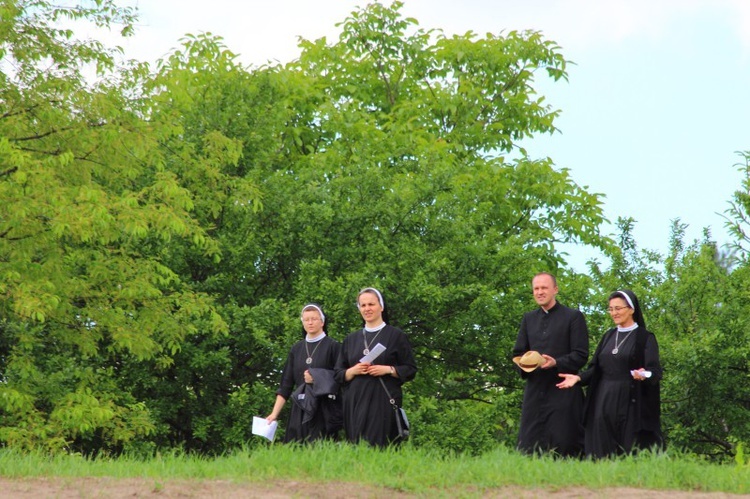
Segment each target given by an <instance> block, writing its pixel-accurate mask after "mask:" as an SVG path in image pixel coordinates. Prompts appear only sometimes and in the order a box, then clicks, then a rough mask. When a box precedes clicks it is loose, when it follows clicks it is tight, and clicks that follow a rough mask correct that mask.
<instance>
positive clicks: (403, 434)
mask: <svg viewBox="0 0 750 499" xmlns="http://www.w3.org/2000/svg"><path fill="white" fill-rule="evenodd" d="M378 380H380V384H381V385H383V390H385V394H386V395H388V401H389V402H390V403H391V407H393V413H394V416H396V427H397V428H398V437H399V438H400V439H401V440H403V441H406V440H407V439H408V438H409V420H408V419H407V418H406V411H404V410H403V409H402V408H401V407H399V406H398V405H396V399H394V398H393V397H391V392H389V391H388V388H386V386H385V381H383V378H378Z"/></svg>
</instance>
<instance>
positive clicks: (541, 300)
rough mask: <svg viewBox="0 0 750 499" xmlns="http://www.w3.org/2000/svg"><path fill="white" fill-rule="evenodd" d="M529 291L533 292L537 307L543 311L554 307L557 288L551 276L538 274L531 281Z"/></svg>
mask: <svg viewBox="0 0 750 499" xmlns="http://www.w3.org/2000/svg"><path fill="white" fill-rule="evenodd" d="M531 289H532V290H533V291H534V300H535V301H536V303H537V305H539V306H540V307H542V308H543V309H544V310H549V309H551V308H552V307H554V306H555V303H556V301H555V296H557V286H556V285H555V281H554V280H553V279H552V276H550V275H547V274H539V275H538V276H536V277H534V279H532V281H531Z"/></svg>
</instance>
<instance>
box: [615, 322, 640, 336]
mask: <svg viewBox="0 0 750 499" xmlns="http://www.w3.org/2000/svg"><path fill="white" fill-rule="evenodd" d="M637 327H638V323H637V322H634V323H633V324H632V325H630V326H627V327H622V326H617V330H618V331H620V332H621V333H627V332H628V331H632V330H633V329H635V328H637Z"/></svg>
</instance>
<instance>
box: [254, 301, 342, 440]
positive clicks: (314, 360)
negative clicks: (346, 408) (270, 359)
mask: <svg viewBox="0 0 750 499" xmlns="http://www.w3.org/2000/svg"><path fill="white" fill-rule="evenodd" d="M301 320H302V325H303V327H304V331H305V338H304V339H303V340H300V341H298V342H297V343H295V344H294V345H293V346H292V348H291V350H290V351H289V355H288V356H287V360H286V364H285V365H284V370H283V371H282V373H281V384H280V386H279V389H278V390H277V392H276V403H275V404H274V406H273V410H272V411H271V414H269V415H268V416H267V417H266V420H267V421H268V422H269V423H271V422H272V421H275V420H276V419H277V418H278V417H279V413H280V412H281V409H282V408H283V407H284V404H285V403H286V401H287V400H288V399H289V398H290V397H291V398H292V401H293V403H292V407H291V411H290V414H289V421H288V423H287V427H286V432H285V433H284V442H310V441H313V440H318V439H321V438H335V437H336V435H337V433H338V432H339V430H340V429H341V427H342V425H343V422H342V415H341V397H340V396H339V395H340V394H339V386H338V383H336V382H335V381H334V377H333V374H334V371H333V368H334V366H335V364H336V359H338V356H339V352H340V350H341V344H340V343H338V342H337V341H335V340H333V339H331V338H330V337H329V336H327V335H326V333H325V330H324V328H325V326H326V316H325V314H323V309H322V308H321V307H320V306H319V305H316V304H314V303H310V304H308V305H305V306H304V307H303V308H302V315H301ZM295 387H296V390H295Z"/></svg>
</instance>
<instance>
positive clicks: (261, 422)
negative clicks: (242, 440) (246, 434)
mask: <svg viewBox="0 0 750 499" xmlns="http://www.w3.org/2000/svg"><path fill="white" fill-rule="evenodd" d="M278 426H279V424H278V423H277V422H276V421H273V422H271V424H269V423H268V421H266V418H259V417H258V416H253V435H259V436H261V437H264V438H267V439H268V440H270V441H271V442H273V437H274V436H275V435H276V428H277V427H278Z"/></svg>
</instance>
